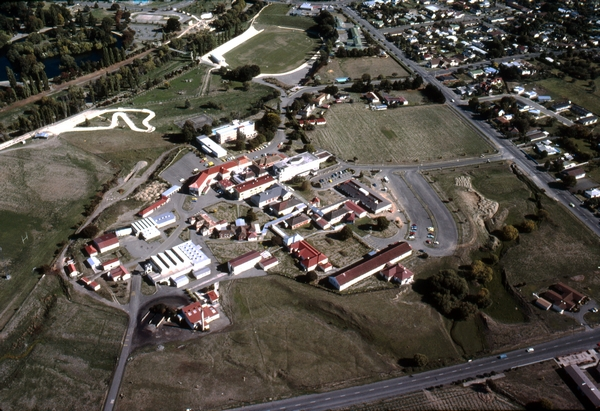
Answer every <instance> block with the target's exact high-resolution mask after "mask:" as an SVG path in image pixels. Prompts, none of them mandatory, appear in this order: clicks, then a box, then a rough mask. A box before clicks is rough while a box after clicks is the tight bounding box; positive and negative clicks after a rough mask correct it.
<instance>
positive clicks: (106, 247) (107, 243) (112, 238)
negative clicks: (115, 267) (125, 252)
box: [92, 233, 119, 254]
mask: <svg viewBox="0 0 600 411" xmlns="http://www.w3.org/2000/svg"><path fill="white" fill-rule="evenodd" d="M92 242H93V243H94V247H96V249H97V250H98V252H99V253H100V254H102V253H105V252H107V251H110V250H114V249H115V248H119V238H118V237H117V235H116V234H115V233H108V234H104V235H101V236H100V237H97V238H94V239H93V240H92Z"/></svg>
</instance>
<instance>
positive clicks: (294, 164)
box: [273, 151, 331, 181]
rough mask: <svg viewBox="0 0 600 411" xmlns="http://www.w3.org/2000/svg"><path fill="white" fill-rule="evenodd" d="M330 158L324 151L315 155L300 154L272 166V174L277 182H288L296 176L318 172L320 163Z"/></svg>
mask: <svg viewBox="0 0 600 411" xmlns="http://www.w3.org/2000/svg"><path fill="white" fill-rule="evenodd" d="M330 156H331V154H329V153H328V152H326V151H321V152H318V153H315V154H312V153H308V152H307V153H300V154H297V155H295V156H293V157H288V158H286V159H284V160H281V161H278V162H277V163H275V164H273V173H274V174H275V175H276V176H277V178H278V179H279V181H289V180H291V179H292V178H294V177H296V176H304V175H307V174H309V173H310V172H311V171H318V170H319V167H320V166H321V163H322V162H324V161H327V159H328V158H329V157H330Z"/></svg>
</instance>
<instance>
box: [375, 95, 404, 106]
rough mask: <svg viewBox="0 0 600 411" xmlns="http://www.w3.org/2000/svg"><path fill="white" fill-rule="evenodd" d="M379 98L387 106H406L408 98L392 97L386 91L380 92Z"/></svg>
mask: <svg viewBox="0 0 600 411" xmlns="http://www.w3.org/2000/svg"><path fill="white" fill-rule="evenodd" d="M381 100H382V101H383V102H384V103H385V104H386V105H388V106H406V105H407V104H408V100H406V99H405V98H404V97H394V96H391V95H389V94H387V93H383V92H382V93H381Z"/></svg>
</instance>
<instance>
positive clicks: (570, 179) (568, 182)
mask: <svg viewBox="0 0 600 411" xmlns="http://www.w3.org/2000/svg"><path fill="white" fill-rule="evenodd" d="M561 180H562V182H563V184H564V185H565V187H575V186H576V185H577V179H576V178H575V176H572V175H569V174H565V175H564V176H562V177H561Z"/></svg>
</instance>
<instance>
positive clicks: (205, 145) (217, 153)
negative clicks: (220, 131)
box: [196, 135, 227, 158]
mask: <svg viewBox="0 0 600 411" xmlns="http://www.w3.org/2000/svg"><path fill="white" fill-rule="evenodd" d="M196 141H197V142H198V144H200V148H201V149H202V151H204V152H205V153H206V154H209V155H211V156H213V157H216V158H222V157H226V156H227V150H225V149H224V148H223V147H221V146H220V145H218V144H217V143H215V142H214V141H212V140H211V139H210V137H207V136H205V135H201V136H198V137H196Z"/></svg>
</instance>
